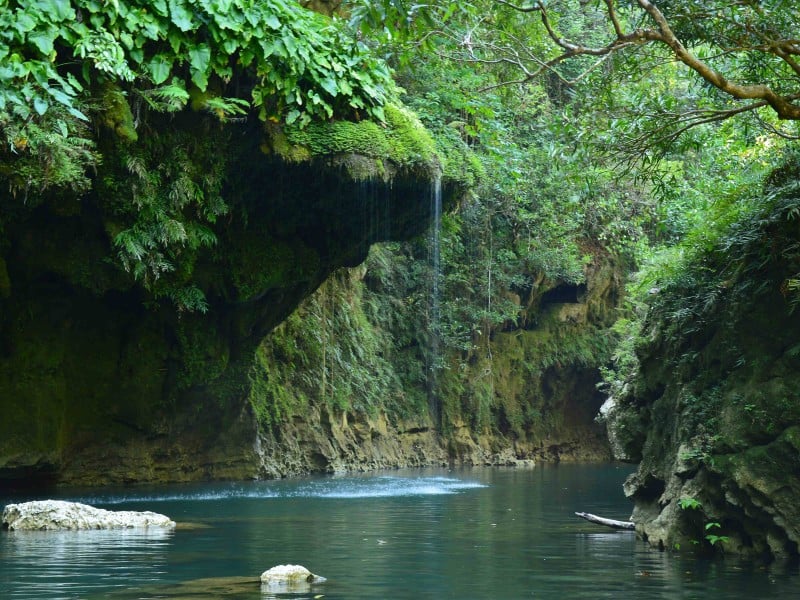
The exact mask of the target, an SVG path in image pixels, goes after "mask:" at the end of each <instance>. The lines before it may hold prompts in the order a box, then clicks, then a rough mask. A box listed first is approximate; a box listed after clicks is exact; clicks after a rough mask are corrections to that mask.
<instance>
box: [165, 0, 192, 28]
mask: <svg viewBox="0 0 800 600" xmlns="http://www.w3.org/2000/svg"><path fill="white" fill-rule="evenodd" d="M169 16H170V20H171V21H172V22H173V23H174V24H175V26H176V27H177V28H178V29H180V30H181V31H183V32H186V31H190V30H191V29H192V28H193V26H194V14H193V13H192V11H190V10H189V9H187V8H186V5H185V3H184V2H183V0H169Z"/></svg>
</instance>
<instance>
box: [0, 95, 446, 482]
mask: <svg viewBox="0 0 800 600" xmlns="http://www.w3.org/2000/svg"><path fill="white" fill-rule="evenodd" d="M387 109H388V110H387V123H386V124H384V125H383V126H380V127H378V126H376V125H375V124H373V123H369V122H366V121H365V122H362V123H350V124H343V125H339V124H329V125H317V126H313V127H309V128H308V129H307V130H306V131H304V132H302V135H300V132H299V130H297V132H296V133H293V132H292V131H290V130H287V131H283V130H280V129H279V128H277V127H273V126H270V127H268V128H267V129H266V130H265V129H264V126H263V125H262V124H260V123H257V122H252V121H250V122H246V121H245V122H233V123H227V124H225V125H224V126H223V125H221V124H220V123H219V122H218V121H216V120H215V119H214V118H213V117H210V116H203V115H202V114H200V113H195V112H191V111H184V112H183V113H180V114H177V115H174V116H158V115H155V116H150V117H149V120H148V122H147V123H146V125H143V126H141V127H140V130H139V135H138V138H137V139H123V138H120V137H119V136H117V135H112V134H109V133H103V131H101V132H100V136H99V138H98V149H99V150H100V152H101V154H102V156H103V160H102V162H101V163H100V164H98V165H97V167H96V169H97V170H96V172H95V173H90V174H89V177H88V180H87V181H88V187H86V188H85V189H80V190H67V189H63V188H57V187H53V188H49V189H45V190H43V191H41V192H37V191H34V190H30V191H27V192H24V194H23V193H22V192H19V191H17V192H16V193H12V192H11V191H9V187H8V186H5V185H4V186H3V188H2V191H0V211H2V213H1V214H2V217H1V220H0V413H2V418H1V419H0V479H2V480H17V481H20V480H27V481H29V482H30V481H33V480H37V479H40V480H56V481H62V482H82V483H99V482H109V481H166V480H169V481H178V480H186V479H198V478H233V477H237V478H242V477H253V476H257V475H259V474H260V473H261V470H260V467H259V464H260V463H259V460H260V458H259V454H258V452H257V449H256V448H255V441H256V435H255V432H256V429H255V425H254V422H253V419H252V416H251V411H250V407H249V404H248V402H247V398H248V394H249V379H248V376H247V373H248V370H249V369H250V367H251V366H252V363H253V360H254V352H255V349H256V347H257V346H258V344H259V343H260V342H261V340H262V338H263V337H264V336H265V335H266V334H267V333H268V332H269V331H270V330H271V329H272V328H273V327H274V326H275V325H276V324H277V323H279V322H280V321H281V320H282V319H283V318H285V317H286V315H288V314H289V313H290V312H291V311H292V309H293V308H294V307H295V306H296V305H297V304H298V302H300V300H302V298H304V297H305V296H307V295H308V294H310V293H311V292H313V290H315V289H316V288H317V287H318V286H319V285H320V283H321V282H322V281H324V280H325V278H326V277H327V276H328V274H329V273H330V272H331V271H332V270H333V269H336V268H338V267H341V266H346V265H350V266H352V265H356V264H358V263H359V262H361V261H362V260H363V259H364V257H365V256H366V253H367V250H368V248H369V246H370V244H372V243H374V242H376V241H379V240H384V239H404V238H408V237H410V236H413V235H415V234H418V233H419V232H420V231H422V230H423V229H424V228H425V227H426V224H427V220H428V205H429V198H430V189H431V186H432V185H433V182H434V180H435V179H436V178H438V176H439V172H440V170H441V166H440V164H439V162H438V158H437V157H436V155H435V153H434V151H433V143H432V141H431V140H430V138H429V137H428V135H427V133H426V132H425V131H424V130H423V129H422V127H421V126H420V125H419V123H418V122H417V121H416V119H415V118H414V117H413V115H411V114H409V113H407V112H406V111H404V110H403V109H399V108H392V107H387ZM326 127H328V128H331V132H332V133H335V134H336V135H335V136H334V135H330V136H327V139H334V138H335V139H337V140H339V146H336V147H330V148H325V147H323V148H320V147H314V144H313V142H314V140H315V139H319V138H325V137H326V136H325V128H326ZM362 130H366V131H367V133H366V134H363V133H362ZM112 133H113V132H112ZM303 136H305V137H303ZM313 136H316V138H315V137H313ZM367 142H368V144H367ZM445 187H446V189H447V183H446V184H445ZM198 195H200V196H203V197H204V199H205V202H204V203H202V204H200V203H194V204H193V203H192V202H191V201H190V200H191V198H195V197H197V196H198ZM217 197H218V198H219V200H220V202H222V203H223V204H222V205H223V206H224V207H225V208H224V210H222V209H220V210H217V211H216V212H214V213H213V215H212V216H213V218H204V219H202V220H200V217H199V216H197V214H199V213H200V212H201V211H208V212H209V213H210V212H212V208H209V207H210V206H211V204H212V201H215V200H214V198H217ZM184 198H189V199H190V200H186V201H185V203H184V204H180V207H179V210H180V211H183V215H184V216H185V217H186V220H184V221H182V222H181V221H177V220H175V219H174V218H165V217H164V215H163V214H162V213H158V211H159V210H161V208H159V207H161V206H164V205H166V206H168V207H170V206H174V205H176V204H177V203H179V202H183V201H184V200H183V199H184ZM170 202H172V203H173V204H172V205H170ZM192 211H196V213H197V214H196V215H195V217H197V218H196V220H193V219H194V217H193V216H192V215H193V213H192ZM200 216H202V217H208V214H204V215H200ZM378 223H380V227H378V226H377V224H378ZM190 227H194V228H195V229H194V230H193V232H192V231H190V232H188V234H187V233H186V231H187V230H188V229H189V228H190ZM181 228H183V230H181ZM150 231H152V232H154V233H152V234H149V233H147V232H150ZM173 232H174V235H175V236H176V239H178V240H180V239H181V238H180V237H179V236H180V235H181V234H185V239H188V240H189V242H183V243H175V244H173V245H172V246H171V247H170V248H168V249H164V247H162V246H161V245H159V244H160V242H161V241H163V239H166V238H168V237H169V236H170V235H173ZM146 233H147V235H151V237H150V238H148V237H147V235H145V234H146ZM192 233H194V237H192V235H189V234H192ZM193 239H199V240H200V241H199V242H198V243H196V244H195V243H193V242H191V240H193ZM143 240H144V241H143ZM148 240H151V241H148ZM204 240H205V242H204ZM208 240H211V242H208ZM137 253H138V256H139V257H145V258H146V259H147V260H150V261H151V262H149V263H147V264H146V265H145V267H142V268H141V269H140V266H141V265H140V264H139V263H133V262H132V261H130V260H129V259H130V258H131V256H136V255H137ZM126 261H128V262H126ZM167 261H168V262H167ZM140 262H142V261H140ZM164 265H167V266H164ZM126 267H127V268H129V271H128V272H126V271H125V268H126ZM198 297H199V298H200V299H201V300H203V301H204V302H205V306H204V305H203V304H198V303H197V302H196V300H197V299H198ZM192 308H194V309H195V310H191V309H192ZM203 310H205V311H206V312H202V311H203Z"/></svg>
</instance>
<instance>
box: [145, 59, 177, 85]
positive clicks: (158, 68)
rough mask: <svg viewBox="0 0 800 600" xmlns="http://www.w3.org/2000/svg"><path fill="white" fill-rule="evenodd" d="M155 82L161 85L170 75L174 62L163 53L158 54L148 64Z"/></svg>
mask: <svg viewBox="0 0 800 600" xmlns="http://www.w3.org/2000/svg"><path fill="white" fill-rule="evenodd" d="M147 68H148V70H149V71H150V76H151V78H152V80H153V83H154V84H156V85H160V84H162V83H164V82H165V81H166V80H167V78H168V77H169V74H170V71H171V70H172V63H171V61H168V60H167V58H166V56H164V55H163V54H156V55H155V56H154V57H153V58H152V59H151V60H150V62H149V63H148V65H147Z"/></svg>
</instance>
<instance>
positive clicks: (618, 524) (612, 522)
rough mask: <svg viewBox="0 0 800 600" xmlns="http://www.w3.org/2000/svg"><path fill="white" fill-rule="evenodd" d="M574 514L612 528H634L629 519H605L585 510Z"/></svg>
mask: <svg viewBox="0 0 800 600" xmlns="http://www.w3.org/2000/svg"><path fill="white" fill-rule="evenodd" d="M575 514H576V515H577V516H579V517H580V518H581V519H586V520H587V521H590V522H592V523H597V524H598V525H605V526H606V527H613V528H614V529H629V530H633V529H635V528H636V525H634V524H633V523H631V522H630V521H617V520H616V519H605V518H603V517H598V516H597V515H593V514H591V513H585V512H576V513H575Z"/></svg>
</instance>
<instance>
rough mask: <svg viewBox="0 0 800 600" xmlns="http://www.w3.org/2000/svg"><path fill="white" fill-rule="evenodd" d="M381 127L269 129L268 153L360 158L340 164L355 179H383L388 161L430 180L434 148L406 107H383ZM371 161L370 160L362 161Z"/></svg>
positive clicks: (436, 163) (294, 158) (337, 124)
mask: <svg viewBox="0 0 800 600" xmlns="http://www.w3.org/2000/svg"><path fill="white" fill-rule="evenodd" d="M384 112H385V115H386V122H385V123H376V122H374V121H360V122H357V123H356V122H352V121H334V122H328V123H311V124H309V125H307V126H306V127H305V128H302V129H301V128H299V127H291V126H290V127H286V128H285V129H283V130H281V129H279V128H277V127H275V126H272V127H269V128H268V131H267V134H268V137H269V142H270V143H269V149H271V151H272V152H274V153H275V154H277V155H279V156H280V157H282V158H283V159H284V160H288V161H291V162H302V161H306V160H310V159H311V158H312V157H315V156H320V157H322V156H325V157H333V156H340V155H358V156H360V157H363V158H362V159H361V160H358V161H351V160H346V161H344V162H343V163H342V165H343V166H344V167H345V168H346V169H347V170H348V173H349V174H350V176H351V177H353V179H356V180H363V179H374V178H380V179H385V178H387V176H390V173H389V172H388V171H387V169H386V166H387V165H386V163H385V162H384V161H385V160H386V161H389V162H390V163H392V164H393V165H394V166H395V167H396V168H399V169H422V170H423V171H425V172H427V173H428V175H429V176H432V175H433V174H435V173H437V172H438V171H439V169H440V160H439V155H438V153H437V149H436V144H435V143H434V141H433V139H432V138H431V136H430V134H429V133H428V131H427V130H426V129H425V128H424V127H423V126H422V124H421V123H420V122H419V119H417V117H416V116H415V115H414V114H413V113H412V112H411V111H409V110H408V109H406V108H403V107H401V106H393V105H387V106H386V107H385V109H384ZM365 159H369V160H365Z"/></svg>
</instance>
